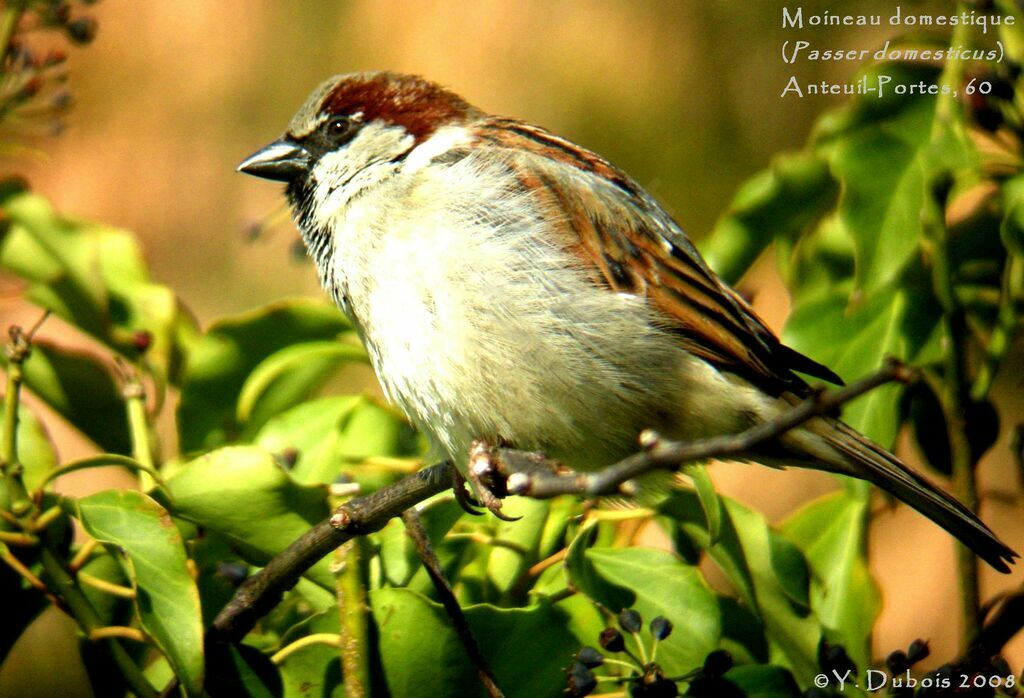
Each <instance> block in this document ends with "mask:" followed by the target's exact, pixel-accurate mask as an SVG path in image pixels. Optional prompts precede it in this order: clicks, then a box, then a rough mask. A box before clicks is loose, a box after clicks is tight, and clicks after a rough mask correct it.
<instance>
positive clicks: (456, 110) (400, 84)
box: [320, 73, 479, 143]
mask: <svg viewBox="0 0 1024 698" xmlns="http://www.w3.org/2000/svg"><path fill="white" fill-rule="evenodd" d="M320 111H321V112H326V113H329V114H337V115H343V114H344V115H348V114H355V113H356V112H362V113H363V120H364V121H366V122H370V121H375V120H381V121H385V122H387V123H392V124H396V125H399V126H402V127H403V128H405V130H406V131H408V132H409V133H410V134H412V136H413V137H414V138H415V139H416V142H417V143H419V142H421V141H423V140H424V139H426V138H428V137H430V135H431V134H432V133H433V132H434V131H435V130H437V129H438V128H440V127H441V126H446V125H450V124H458V123H463V122H465V121H468V120H469V119H470V118H473V117H475V116H478V115H479V112H478V111H477V109H476V108H474V107H473V106H471V105H470V104H468V103H467V102H466V101H465V100H463V99H462V98H461V97H459V96H458V95H457V94H455V93H454V92H451V91H449V90H446V89H445V88H443V87H441V86H440V85H437V84H435V83H432V82H430V81H428V80H424V79H423V78H421V77H417V76H414V75H400V74H398V73H362V74H358V75H350V76H347V77H345V78H343V79H342V80H341V81H340V82H339V83H338V84H337V85H336V86H335V87H334V89H333V90H331V91H330V92H329V93H328V94H327V96H326V97H325V98H324V100H323V102H322V103H321V106H320Z"/></svg>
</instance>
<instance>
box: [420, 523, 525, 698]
mask: <svg viewBox="0 0 1024 698" xmlns="http://www.w3.org/2000/svg"><path fill="white" fill-rule="evenodd" d="M402 523H404V524H405V532H406V534H407V535H408V536H409V538H410V539H412V542H413V545H414V546H415V547H416V554H417V555H419V558H420V561H421V562H422V563H423V567H425V568H426V570H427V575H428V576H429V577H430V581H431V582H433V583H434V589H436V590H437V595H438V597H440V599H441V604H442V605H443V606H444V610H445V611H447V612H448V618H450V619H451V621H452V626H453V627H454V628H455V634H456V635H458V636H459V641H461V642H462V646H463V648H464V649H465V650H466V654H467V655H469V659H470V661H472V662H473V667H474V668H475V669H476V674H477V677H478V678H479V679H480V683H482V684H483V686H484V688H485V689H486V690H487V695H488V696H490V698H505V694H504V693H503V692H502V690H501V689H500V688H498V682H497V680H496V679H495V678H494V672H492V671H491V667H490V665H489V664H488V663H487V658H486V657H484V654H483V652H481V651H480V645H479V644H478V643H477V641H476V638H475V637H474V636H473V631H472V629H470V627H469V621H467V620H466V615H465V614H464V613H463V612H462V607H461V606H459V601H458V599H456V598H455V593H454V592H453V591H452V585H451V584H450V583H449V582H448V579H447V578H446V577H445V575H444V570H442V569H441V562H440V561H439V560H438V559H437V553H435V552H434V548H433V547H432V546H431V545H430V539H429V538H428V537H427V532H426V531H425V530H424V529H423V522H422V521H421V520H420V514H419V512H418V511H416V509H415V508H410V509H408V510H407V511H405V512H403V513H402Z"/></svg>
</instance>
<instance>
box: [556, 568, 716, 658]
mask: <svg viewBox="0 0 1024 698" xmlns="http://www.w3.org/2000/svg"><path fill="white" fill-rule="evenodd" d="M566 571H567V572H568V575H569V581H570V583H571V584H572V585H573V586H575V587H576V588H577V589H579V590H580V591H582V592H583V593H584V594H586V595H587V596H588V597H590V598H591V599H593V600H594V601H597V602H598V603H600V604H602V605H603V606H605V607H606V608H608V609H609V610H611V611H612V612H613V613H615V612H618V611H620V610H622V609H623V608H633V609H635V610H636V611H638V612H639V613H640V615H641V616H643V617H644V618H647V619H650V618H654V617H656V616H664V617H665V618H668V619H669V620H670V621H672V623H673V624H674V625H675V626H676V629H675V631H674V632H673V633H672V635H670V636H669V637H668V639H666V640H664V641H663V642H661V643H660V644H659V646H658V663H659V664H660V665H661V667H662V668H663V669H664V670H665V672H666V673H668V674H683V673H686V672H687V671H689V670H691V669H693V668H694V667H696V666H700V665H701V664H702V662H703V661H704V657H705V656H707V654H708V653H709V652H711V651H712V650H714V649H715V648H717V647H718V643H719V638H720V637H721V632H722V629H721V623H720V616H719V609H718V600H717V598H716V596H715V594H714V592H712V591H711V589H710V588H708V586H707V583H706V582H705V581H704V578H703V576H701V574H700V572H699V570H698V569H697V568H696V567H693V566H691V565H685V564H683V563H682V562H681V561H680V560H679V559H678V558H676V557H675V556H674V555H672V554H671V553H667V552H665V551H663V550H654V549H651V548H591V549H589V550H586V551H585V553H584V554H583V559H582V561H580V562H576V563H574V564H568V565H567V566H566ZM595 580H600V581H601V582H602V583H595ZM609 589H613V590H614V589H622V590H629V592H631V594H632V596H633V598H632V600H630V601H628V602H627V603H623V597H622V596H621V594H620V593H618V592H614V593H609Z"/></svg>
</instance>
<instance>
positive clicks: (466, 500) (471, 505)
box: [452, 465, 484, 516]
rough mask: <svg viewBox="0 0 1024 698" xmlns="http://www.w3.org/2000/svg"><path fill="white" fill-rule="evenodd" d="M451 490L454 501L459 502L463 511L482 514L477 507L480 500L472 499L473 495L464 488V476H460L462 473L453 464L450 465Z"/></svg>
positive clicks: (474, 514) (475, 514)
mask: <svg viewBox="0 0 1024 698" xmlns="http://www.w3.org/2000/svg"><path fill="white" fill-rule="evenodd" d="M452 492H453V493H454V494H455V501H456V502H458V503H459V506H460V507H462V510H463V511H464V512H466V513H467V514H472V515H473V516H483V515H484V513H483V512H482V511H480V510H479V509H477V507H479V506H480V502H478V501H477V500H476V499H474V498H473V495H472V494H470V492H469V490H468V489H467V488H466V478H464V477H462V473H460V472H459V469H458V468H456V467H455V466H454V465H453V466H452Z"/></svg>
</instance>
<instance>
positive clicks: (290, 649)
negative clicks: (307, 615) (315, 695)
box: [270, 633, 347, 695]
mask: <svg viewBox="0 0 1024 698" xmlns="http://www.w3.org/2000/svg"><path fill="white" fill-rule="evenodd" d="M312 645H328V646H329V647H341V635H335V634H334V633H313V634H312V635H306V636H305V637H300V638H299V639H298V640H296V641H295V642H293V643H291V644H290V645H286V646H285V647H282V648H281V649H279V650H278V651H277V652H275V653H274V656H272V657H271V658H270V661H272V662H273V663H274V664H278V665H280V664H282V663H284V660H286V659H288V657H290V656H291V655H293V654H295V653H296V652H298V651H299V650H301V649H303V648H305V647H310V646H312ZM346 695H347V694H346Z"/></svg>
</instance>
